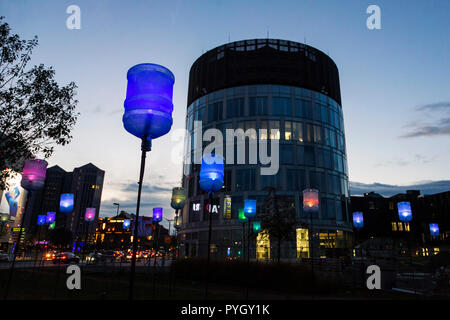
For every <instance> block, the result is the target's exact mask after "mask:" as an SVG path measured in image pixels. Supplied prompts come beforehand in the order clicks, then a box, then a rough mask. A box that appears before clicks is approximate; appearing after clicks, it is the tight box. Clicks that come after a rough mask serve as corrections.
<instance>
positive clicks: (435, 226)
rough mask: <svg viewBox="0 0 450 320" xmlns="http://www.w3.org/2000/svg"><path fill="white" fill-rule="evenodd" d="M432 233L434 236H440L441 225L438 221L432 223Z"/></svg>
mask: <svg viewBox="0 0 450 320" xmlns="http://www.w3.org/2000/svg"><path fill="white" fill-rule="evenodd" d="M430 234H431V236H432V237H439V225H438V224H437V223H430Z"/></svg>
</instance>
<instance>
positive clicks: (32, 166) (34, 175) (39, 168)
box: [4, 159, 48, 300]
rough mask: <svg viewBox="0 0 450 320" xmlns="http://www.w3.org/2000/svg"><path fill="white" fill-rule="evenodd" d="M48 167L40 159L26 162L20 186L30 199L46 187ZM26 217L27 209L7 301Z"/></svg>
mask: <svg viewBox="0 0 450 320" xmlns="http://www.w3.org/2000/svg"><path fill="white" fill-rule="evenodd" d="M47 165H48V163H47V161H45V160H40V159H28V160H26V161H25V165H24V167H23V172H22V181H21V182H20V184H21V186H22V188H24V189H25V190H28V191H29V192H30V193H29V194H28V197H30V194H31V192H32V191H37V190H41V189H42V188H43V187H44V184H45V176H46V174H47ZM27 202H28V201H27ZM25 206H26V204H25ZM25 217H26V208H25V209H24V211H23V214H22V219H21V221H20V225H19V237H18V239H17V241H16V244H15V246H14V253H13V261H12V263H11V268H10V269H9V277H8V282H7V284H6V290H5V295H4V299H5V300H6V299H7V298H8V293H9V288H10V287H11V281H12V278H13V274H14V265H15V263H16V256H17V251H18V250H19V245H20V240H21V238H22V231H23V229H24V228H23V225H24V223H25Z"/></svg>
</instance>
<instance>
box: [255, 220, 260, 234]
mask: <svg viewBox="0 0 450 320" xmlns="http://www.w3.org/2000/svg"><path fill="white" fill-rule="evenodd" d="M260 231H261V221H253V232H255V233H259V232H260Z"/></svg>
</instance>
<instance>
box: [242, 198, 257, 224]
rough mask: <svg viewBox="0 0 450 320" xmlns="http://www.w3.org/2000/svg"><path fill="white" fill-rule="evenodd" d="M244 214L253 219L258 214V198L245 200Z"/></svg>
mask: <svg viewBox="0 0 450 320" xmlns="http://www.w3.org/2000/svg"><path fill="white" fill-rule="evenodd" d="M244 215H245V217H246V218H247V219H253V218H254V217H255V216H256V200H251V199H246V200H245V201H244Z"/></svg>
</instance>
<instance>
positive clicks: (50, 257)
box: [42, 250, 58, 261]
mask: <svg viewBox="0 0 450 320" xmlns="http://www.w3.org/2000/svg"><path fill="white" fill-rule="evenodd" d="M57 254H58V252H56V251H55V250H49V251H47V252H46V253H44V255H43V256H42V258H43V260H44V261H52V260H53V258H54V257H55V256H56V255H57Z"/></svg>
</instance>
